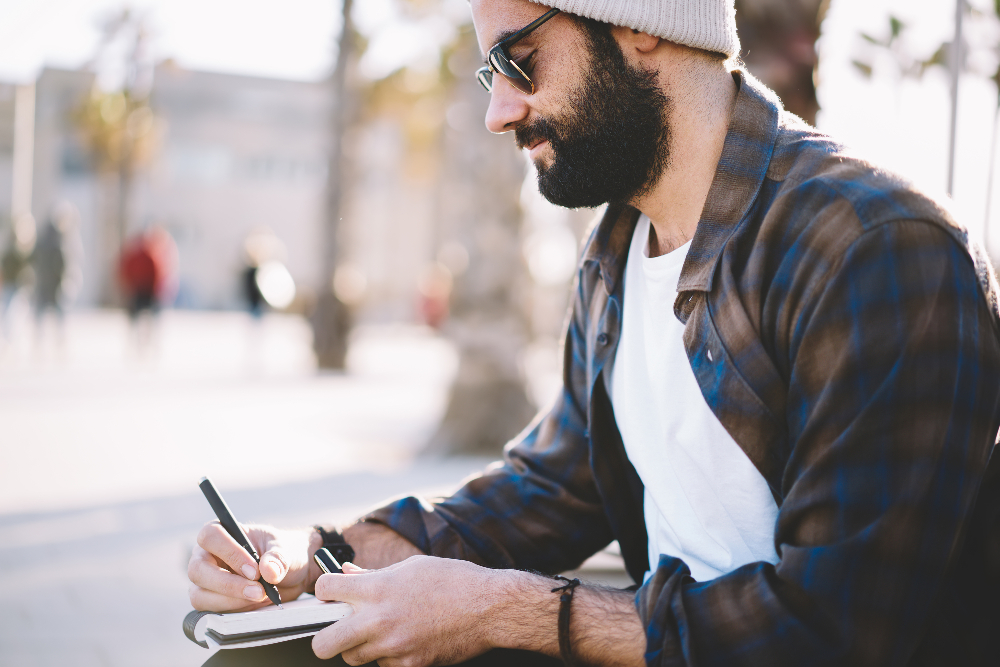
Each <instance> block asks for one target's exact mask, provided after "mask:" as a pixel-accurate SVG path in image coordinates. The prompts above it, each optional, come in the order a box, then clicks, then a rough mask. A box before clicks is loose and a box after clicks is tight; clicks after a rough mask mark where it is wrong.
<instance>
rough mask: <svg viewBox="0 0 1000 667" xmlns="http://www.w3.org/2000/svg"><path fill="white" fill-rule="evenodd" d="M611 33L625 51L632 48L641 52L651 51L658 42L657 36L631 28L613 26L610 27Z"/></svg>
mask: <svg viewBox="0 0 1000 667" xmlns="http://www.w3.org/2000/svg"><path fill="white" fill-rule="evenodd" d="M611 34H612V35H613V36H614V38H615V39H616V40H618V44H619V45H620V46H621V47H622V51H623V52H627V50H628V49H634V50H636V51H638V52H639V53H642V54H646V53H651V52H652V51H653V49H655V48H656V47H657V46H658V45H659V44H660V38H659V37H655V36H653V35H650V34H649V33H645V32H639V31H638V30H633V29H632V28H623V27H621V26H614V27H613V28H612V29H611Z"/></svg>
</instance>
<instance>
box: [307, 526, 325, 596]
mask: <svg viewBox="0 0 1000 667" xmlns="http://www.w3.org/2000/svg"><path fill="white" fill-rule="evenodd" d="M322 546H323V538H322V537H320V535H319V533H318V532H316V529H315V528H310V529H309V549H308V555H309V566H308V570H307V571H306V586H305V589H306V592H307V593H315V592H316V580H317V579H319V577H320V575H321V574H323V571H322V570H321V569H319V565H317V564H316V560H315V559H314V558H313V554H315V553H316V552H317V551H319V549H320V547H322Z"/></svg>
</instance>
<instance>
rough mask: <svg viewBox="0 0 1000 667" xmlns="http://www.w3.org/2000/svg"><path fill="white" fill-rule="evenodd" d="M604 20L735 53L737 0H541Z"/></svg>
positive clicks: (675, 40)
mask: <svg viewBox="0 0 1000 667" xmlns="http://www.w3.org/2000/svg"><path fill="white" fill-rule="evenodd" d="M538 2H539V4H545V5H548V6H550V7H555V8H558V9H561V10H563V11H564V12H569V13H570V14H576V15H577V16H585V17H587V18H590V19H594V20H596V21H601V22H603V23H610V24H611V25H617V26H621V27H623V28H633V29H635V30H638V31H639V32H644V33H647V34H649V35H654V36H656V37H662V38H663V39H666V40H668V41H671V42H675V43H677V44H683V45H685V46H693V47H694V48H696V49H703V50H705V51H712V52H713V53H724V54H725V55H727V56H735V55H736V54H738V53H739V52H740V38H739V37H737V35H736V7H735V6H734V0H538Z"/></svg>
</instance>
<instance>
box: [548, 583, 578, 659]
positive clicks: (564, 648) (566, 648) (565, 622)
mask: <svg viewBox="0 0 1000 667" xmlns="http://www.w3.org/2000/svg"><path fill="white" fill-rule="evenodd" d="M555 578H556V579H558V580H559V581H565V582H566V585H565V586H559V587H557V588H553V589H552V592H553V593H562V595H560V596H559V654H560V655H561V656H562V660H563V663H565V664H566V667H576V661H575V660H573V651H572V647H571V646H570V642H569V612H570V605H571V604H573V591H575V590H576V587H577V586H579V585H580V580H579V579H567V578H566V577H564V576H562V575H558V574H557V575H556V576H555Z"/></svg>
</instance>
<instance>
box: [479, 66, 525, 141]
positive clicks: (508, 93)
mask: <svg viewBox="0 0 1000 667" xmlns="http://www.w3.org/2000/svg"><path fill="white" fill-rule="evenodd" d="M529 112H530V108H529V106H528V96H527V95H525V94H524V93H522V92H521V91H519V90H517V89H516V88H514V86H512V85H510V84H509V83H508V82H507V81H505V80H504V78H503V77H502V76H500V75H499V74H495V75H494V76H493V92H492V93H491V94H490V108H489V109H487V111H486V129H488V130H489V131H490V132H492V133H493V134H503V133H504V132H510V131H511V130H513V129H514V127H515V126H516V125H517V123H519V122H521V121H522V120H524V119H525V118H527V117H528V113H529Z"/></svg>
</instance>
